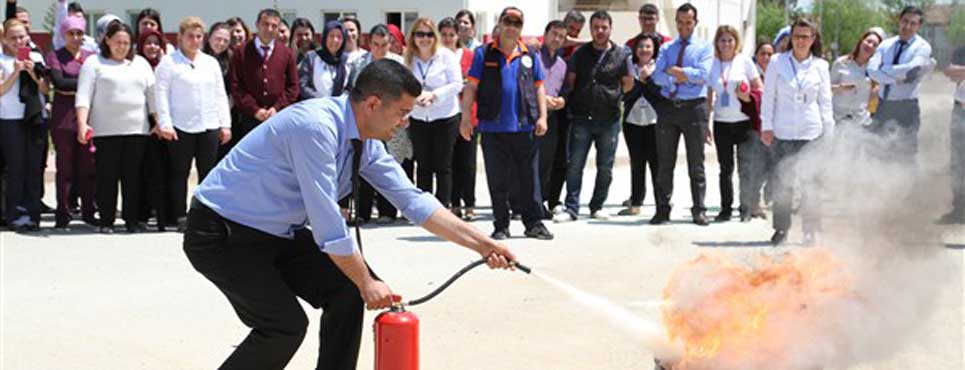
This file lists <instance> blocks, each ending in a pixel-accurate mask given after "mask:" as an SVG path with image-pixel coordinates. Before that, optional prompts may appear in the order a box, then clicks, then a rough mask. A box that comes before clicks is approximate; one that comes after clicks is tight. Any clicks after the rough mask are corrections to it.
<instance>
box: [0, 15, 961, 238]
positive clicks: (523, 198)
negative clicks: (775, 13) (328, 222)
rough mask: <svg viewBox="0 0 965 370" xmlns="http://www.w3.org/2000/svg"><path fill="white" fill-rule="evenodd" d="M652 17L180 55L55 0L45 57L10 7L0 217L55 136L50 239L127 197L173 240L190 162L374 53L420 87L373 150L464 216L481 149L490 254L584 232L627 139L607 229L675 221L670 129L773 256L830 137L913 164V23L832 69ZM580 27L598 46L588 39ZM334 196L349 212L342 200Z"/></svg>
mask: <svg viewBox="0 0 965 370" xmlns="http://www.w3.org/2000/svg"><path fill="white" fill-rule="evenodd" d="M660 14H661V12H660V10H659V9H658V8H657V7H656V6H655V5H652V4H646V5H643V6H642V7H641V8H640V10H639V18H638V19H639V25H640V33H639V34H638V35H637V36H635V37H633V38H631V39H630V40H627V41H626V42H625V43H618V42H616V41H613V40H612V39H611V34H612V31H613V19H612V18H611V16H610V14H609V13H607V12H606V11H597V12H595V13H593V14H592V15H591V16H590V17H589V19H588V21H587V19H586V18H585V17H584V15H583V14H582V13H581V12H578V11H571V12H569V13H568V14H566V16H565V17H564V19H562V20H553V21H551V22H549V23H548V24H547V25H546V26H545V32H544V34H543V35H542V36H541V37H538V38H535V39H526V40H524V38H523V37H522V35H521V32H522V29H523V24H524V19H525V17H524V14H523V12H522V11H521V10H519V9H517V8H514V7H510V8H507V9H505V10H504V11H503V12H502V13H501V14H500V15H499V19H498V24H497V25H496V28H495V29H494V30H493V34H492V35H491V37H490V40H491V41H490V42H487V43H483V42H482V41H481V40H480V38H479V37H477V35H476V34H475V32H476V31H475V30H476V20H475V18H474V15H473V13H472V12H471V11H467V10H463V11H460V12H459V13H457V14H455V15H454V16H453V17H447V18H444V19H441V20H438V21H436V20H432V19H429V18H419V19H417V20H415V21H414V22H413V23H412V24H411V26H410V27H408V28H409V29H408V30H407V32H406V34H403V32H402V31H401V30H400V29H399V27H397V26H396V25H392V24H378V25H375V26H373V27H371V28H369V29H364V28H363V27H362V24H361V23H360V22H359V20H358V19H356V18H353V17H346V18H343V19H341V20H338V21H331V22H328V23H326V24H324V25H320V27H319V28H318V29H316V28H315V25H313V24H312V22H311V21H310V20H308V19H305V18H297V19H295V20H294V21H293V22H291V24H288V23H287V22H285V21H284V20H283V19H282V16H281V15H280V14H279V13H278V12H277V11H275V10H272V9H265V10H262V11H261V12H259V13H258V14H257V17H256V18H255V28H254V30H253V31H252V30H251V29H249V27H248V26H247V25H246V23H245V22H244V21H243V20H242V19H241V18H238V17H234V18H230V19H228V20H226V21H223V22H216V23H214V24H212V25H210V26H207V25H205V23H204V22H203V21H202V20H201V19H199V18H197V17H186V18H184V19H182V20H180V23H179V24H178V27H177V36H176V43H173V44H172V43H169V42H168V40H167V39H166V38H165V34H164V28H163V25H162V17H161V14H159V13H158V12H157V11H156V10H154V9H150V8H148V9H144V10H143V11H141V12H140V14H139V15H138V16H137V18H136V19H137V20H136V22H135V24H132V25H127V24H125V23H124V22H123V21H122V20H121V19H120V18H118V17H117V16H115V15H110V14H108V15H105V16H103V17H101V18H100V19H98V20H97V24H96V27H95V29H96V31H95V32H94V35H87V34H86V30H87V25H86V16H85V11H84V9H83V8H82V7H81V5H80V4H79V3H76V2H74V3H70V4H68V3H67V2H66V0H59V1H58V4H57V9H56V17H55V18H56V22H55V27H54V35H53V38H52V39H53V42H52V46H51V47H50V48H49V49H51V51H50V52H48V53H46V54H43V53H41V51H40V49H39V48H38V46H37V45H35V44H34V43H33V42H32V41H31V39H30V36H29V35H30V33H29V32H30V29H31V24H30V17H29V14H28V13H27V11H26V10H25V9H23V8H20V7H17V6H16V1H15V0H8V1H7V20H6V21H5V22H4V23H3V32H2V34H3V40H2V41H3V42H2V43H3V55H0V95H2V96H0V132H2V140H0V145H2V166H3V171H2V173H3V192H4V195H3V197H2V198H3V222H4V223H5V224H6V226H8V227H10V228H11V229H14V230H17V231H20V232H34V231H37V230H39V226H40V219H41V218H40V215H41V213H42V212H44V211H45V210H46V209H48V207H47V206H46V205H45V204H43V202H42V201H41V199H42V197H43V172H44V167H45V165H46V163H47V159H46V157H47V155H48V154H47V152H48V148H47V146H48V139H47V138H48V136H49V137H50V139H51V141H52V143H53V145H54V154H53V155H55V163H56V193H57V194H56V202H57V204H56V206H55V207H53V209H52V210H51V211H52V212H53V213H54V215H55V216H54V218H55V224H54V227H55V228H58V229H66V228H69V227H70V226H71V223H72V221H74V220H75V219H76V220H77V221H82V222H84V223H86V224H89V225H92V226H93V227H96V229H97V230H98V231H99V232H101V233H113V232H115V223H116V222H115V218H116V215H115V213H116V209H117V206H118V184H120V199H121V204H122V207H121V208H122V211H121V218H122V219H123V221H124V226H125V230H126V231H128V232H132V233H137V232H143V231H146V230H148V222H149V221H151V220H153V224H154V225H155V227H156V228H157V229H158V230H160V231H165V230H167V229H177V230H183V229H184V228H185V215H186V210H187V202H188V196H189V194H188V189H189V181H190V180H189V178H190V173H191V164H192V163H194V166H195V169H196V173H197V177H198V181H199V182H200V181H201V180H203V179H204V178H205V177H206V176H207V174H208V172H209V171H211V169H212V168H213V167H215V165H216V164H217V163H218V161H219V160H220V159H221V158H223V157H224V156H225V155H226V154H227V153H228V152H229V151H231V150H232V148H233V147H234V146H235V145H236V144H237V143H238V142H239V141H241V140H243V138H244V137H245V136H246V135H247V134H248V133H249V132H251V131H252V130H253V129H255V128H256V127H258V126H259V125H261V124H262V123H264V122H265V121H269V120H270V119H271V118H272V117H273V116H275V115H276V114H278V113H279V112H281V111H282V110H284V109H285V108H286V107H289V106H291V105H293V104H296V103H298V102H300V101H303V100H308V99H316V98H326V97H337V96H342V95H347V94H348V93H349V92H350V91H351V89H352V87H353V86H354V84H355V82H356V79H357V78H358V76H359V74H360V72H361V71H362V70H363V69H364V68H365V67H366V66H368V65H370V64H371V63H373V62H375V61H378V60H381V59H389V60H393V61H395V62H398V63H401V64H403V65H404V66H406V67H407V68H409V69H410V70H411V71H412V72H413V74H414V75H415V76H416V78H417V79H418V81H419V83H421V85H422V91H423V92H422V94H421V95H420V96H418V97H417V99H416V102H415V104H416V107H415V109H414V110H413V111H412V112H411V114H410V116H409V120H410V125H409V126H408V128H407V129H406V130H405V131H401V132H400V133H399V134H398V135H396V136H394V137H392V138H391V139H390V140H387V141H385V142H384V144H385V147H386V149H387V151H388V153H389V154H390V155H391V156H392V158H394V159H395V160H396V161H397V162H398V163H399V164H400V165H401V167H402V168H403V169H404V170H405V172H406V174H407V175H408V176H409V179H410V180H411V181H413V183H414V184H416V185H417V186H418V188H419V189H421V190H422V191H425V192H429V193H431V194H433V195H434V196H435V197H436V198H437V200H438V201H439V202H440V203H441V204H442V205H443V206H445V207H447V208H449V209H450V210H451V212H452V213H453V214H455V215H457V216H458V217H460V218H462V219H464V220H467V221H472V220H475V219H476V218H477V217H478V213H477V209H476V208H477V204H476V196H475V195H476V192H477V189H476V183H477V179H476V172H477V169H476V163H477V157H476V155H477V151H478V149H477V148H478V147H479V146H481V147H482V154H483V162H484V163H485V173H486V180H487V181H486V183H487V186H488V191H489V195H490V198H491V199H492V209H493V219H494V221H493V223H494V227H493V231H492V237H493V238H494V239H497V240H499V239H505V238H508V237H509V236H510V233H509V225H510V221H511V220H513V219H517V218H518V219H521V220H522V222H523V224H524V225H525V228H526V231H525V236H527V237H530V238H537V239H542V240H549V239H553V234H552V233H551V232H550V230H549V229H548V228H547V226H546V225H545V224H544V221H549V220H552V221H553V222H555V223H565V222H571V221H575V220H577V219H579V217H581V213H580V206H581V203H580V200H581V190H582V185H583V174H584V169H585V167H586V162H587V158H589V153H590V150H591V148H595V150H596V152H595V160H596V166H595V168H596V172H595V177H596V178H595V181H594V186H593V192H592V196H591V197H590V201H589V204H588V206H589V217H590V218H592V219H598V220H606V219H609V218H610V217H613V216H611V215H609V214H608V213H607V212H606V211H605V210H604V205H605V204H606V201H607V199H608V197H609V188H610V185H611V183H612V179H613V167H614V162H615V156H616V152H617V148H618V146H619V145H620V144H619V142H618V139H619V136H620V133H621V132H622V133H623V137H624V140H625V145H626V146H627V149H628V151H629V156H630V173H631V177H630V179H631V180H630V181H631V187H630V188H631V192H630V194H623V195H621V196H626V197H627V199H626V201H625V202H623V206H624V207H625V208H624V209H622V210H620V211H619V213H618V214H617V215H615V216H637V215H641V212H642V211H641V209H642V205H643V203H644V200H645V198H646V196H647V189H648V188H649V189H650V190H651V191H650V194H652V197H653V200H654V201H655V203H656V205H657V207H656V213H655V214H654V215H652V218H651V219H650V224H654V225H659V224H665V223H667V222H669V221H670V216H671V210H672V202H671V200H672V195H673V186H674V167H675V165H676V162H677V153H678V147H679V143H680V138H681V137H683V141H684V149H685V152H686V163H687V173H688V174H689V180H690V181H689V183H690V184H689V185H690V194H691V201H692V206H691V208H690V210H691V214H692V219H691V220H692V222H693V223H695V224H697V225H708V224H710V223H711V222H712V221H714V222H726V221H730V220H731V219H732V218H737V219H739V220H740V221H741V222H747V221H750V220H752V219H754V218H764V219H766V218H767V217H768V216H767V213H766V212H765V210H766V209H768V207H770V208H771V210H772V211H773V216H772V217H773V227H774V230H775V232H774V234H773V236H772V238H771V241H772V242H773V243H774V244H780V243H782V242H784V241H785V240H786V238H787V232H788V230H789V229H790V226H791V214H792V201H793V199H795V195H794V191H795V189H794V188H795V186H794V185H795V184H799V185H803V186H800V188H801V189H800V193H801V195H800V197H801V199H802V200H801V214H802V216H803V217H802V218H803V230H804V240H805V243H811V242H814V241H815V239H816V238H817V236H818V233H819V232H820V230H821V228H820V217H819V214H820V212H819V207H820V202H819V201H818V200H817V199H816V197H814V196H809V195H811V194H813V193H814V187H815V186H817V185H813V184H812V185H808V183H807V181H796V180H795V179H794V171H793V169H792V168H788V167H790V164H791V163H793V162H792V161H791V160H790V159H791V158H793V157H794V156H795V155H796V154H797V153H800V152H801V151H802V150H804V149H805V148H806V147H808V146H809V145H813V144H812V143H814V142H816V141H819V140H822V139H824V138H829V137H831V136H833V135H834V130H835V126H836V125H850V126H865V127H867V128H868V129H869V130H870V131H872V132H876V133H880V134H881V135H882V137H885V136H889V137H892V139H893V140H894V142H895V143H896V144H895V145H894V146H893V148H891V149H892V150H894V151H895V153H901V155H900V156H898V158H902V159H904V160H908V161H910V162H913V161H914V160H915V157H916V155H917V151H918V148H917V146H918V145H917V142H918V139H917V134H918V130H919V127H920V125H921V122H920V121H921V118H920V116H921V112H920V108H919V103H918V97H919V87H920V84H921V82H922V79H923V77H924V76H925V75H926V74H928V73H929V72H930V71H931V70H932V69H934V68H935V62H934V60H933V59H932V58H931V46H930V45H929V43H928V41H927V40H925V39H924V38H923V37H921V36H920V35H918V31H919V29H920V27H921V25H922V23H923V21H924V19H923V18H924V13H923V11H922V10H921V9H919V8H916V7H911V6H909V7H907V8H905V9H903V10H902V11H901V13H900V14H898V15H897V16H898V19H899V20H900V21H899V27H898V29H897V34H896V35H893V36H889V35H887V34H886V32H885V30H884V29H882V28H879V27H876V28H872V29H869V30H867V32H864V33H863V34H862V35H861V36H860V39H859V41H858V43H857V45H854V47H853V48H852V49H851V52H850V53H848V54H846V55H844V56H841V57H840V58H837V59H836V60H833V61H828V60H825V59H823V58H824V57H825V55H826V54H825V53H824V49H823V46H822V40H821V34H820V32H819V28H818V27H816V26H815V24H814V23H812V22H810V21H808V20H806V19H799V20H796V21H794V22H793V23H792V24H791V25H788V26H787V27H785V28H784V29H783V30H781V32H780V33H779V34H778V35H777V36H776V37H775V38H774V39H773V40H756V49H755V50H754V53H753V56H752V57H748V56H745V55H744V54H743V53H742V45H743V44H745V43H748V40H742V38H741V32H740V31H739V30H738V29H737V28H735V27H733V26H730V25H722V26H720V27H719V28H717V30H716V32H715V33H714V37H713V39H712V40H701V39H699V38H698V37H697V36H696V35H695V34H694V30H695V28H696V26H697V24H698V23H699V21H700V18H699V17H698V9H697V8H695V7H694V6H693V5H691V4H684V5H682V6H680V7H679V8H678V9H676V12H675V23H676V31H677V36H676V37H669V36H667V35H662V34H660V33H659V32H657V24H658V23H659V20H660V19H659V18H660ZM587 23H588V25H589V34H590V36H591V37H590V38H588V39H581V38H580V34H581V32H582V30H583V28H584V27H585V26H586V25H587ZM363 31H368V32H367V35H368V37H367V39H366V40H365V42H363V40H362V36H361V35H362V33H363ZM319 33H320V36H321V37H320V39H316V35H317V34H319ZM963 59H965V51H963V50H961V48H959V50H957V51H956V53H955V56H954V58H953V61H952V66H951V67H949V68H948V69H947V70H946V72H945V73H946V75H947V76H948V77H949V78H951V79H952V80H953V81H955V82H956V83H957V90H956V92H955V99H956V100H955V101H956V103H955V107H954V113H953V120H954V121H953V122H952V138H953V139H952V143H953V150H952V169H953V176H952V178H953V179H955V181H953V193H954V201H953V207H952V208H953V209H952V210H951V212H949V213H948V214H947V215H945V217H943V220H944V221H947V222H963V220H965V189H963V187H965V184H963V180H962V178H963V177H965V174H963V173H962V172H963V170H962V167H963V166H962V162H963V160H962V157H963V155H962V153H961V152H962V150H963V145H965V144H963V143H962V142H963V141H965V140H963V138H962V136H963V133H965V128H963V126H965V122H963V118H962V104H963V101H965V96H963V95H965V92H963V90H965V88H963V85H965V84H963V83H962V81H963V80H965V67H963V66H965V61H963ZM707 145H713V146H714V148H715V150H716V154H717V155H716V157H717V160H718V161H719V166H720V174H719V178H718V183H719V190H720V204H719V209H720V210H719V212H717V214H716V215H713V219H711V218H710V216H709V215H708V214H707V209H708V207H707V205H706V204H705V201H704V198H705V195H706V191H707V178H706V171H705V167H704V164H705V157H704V153H705V146H707ZM735 170H736V172H737V177H738V183H739V186H738V189H736V190H735V188H734V184H733V177H734V172H735ZM648 172H649V174H650V181H649V186H648V181H647V173H648ZM564 189H565V191H566V192H565V197H564V196H563V195H564V193H563V190H564ZM358 191H359V203H358V212H357V215H358V218H359V220H358V222H363V223H365V222H375V223H377V224H390V223H393V222H395V221H396V220H397V218H398V217H399V216H398V213H399V210H397V209H396V208H395V207H394V206H393V204H391V202H390V201H389V200H387V199H386V198H385V197H383V196H382V195H381V194H379V193H378V192H377V191H375V189H374V188H373V187H372V186H371V185H370V184H368V183H363V184H361V186H360V187H359V188H358ZM735 193H736V195H737V197H736V199H735ZM735 203H736V204H735ZM340 204H342V205H343V208H344V209H343V213H345V214H346V217H347V215H348V212H347V211H348V208H349V207H348V204H349V202H348V199H347V198H346V199H344V200H343V202H342V203H340ZM373 209H374V210H375V211H376V212H377V213H375V215H377V217H375V216H373Z"/></svg>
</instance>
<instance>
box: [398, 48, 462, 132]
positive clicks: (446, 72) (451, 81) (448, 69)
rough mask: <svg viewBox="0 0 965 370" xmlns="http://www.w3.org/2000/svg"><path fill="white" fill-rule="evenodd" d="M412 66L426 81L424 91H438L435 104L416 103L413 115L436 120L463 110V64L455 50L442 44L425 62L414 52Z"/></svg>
mask: <svg viewBox="0 0 965 370" xmlns="http://www.w3.org/2000/svg"><path fill="white" fill-rule="evenodd" d="M409 68H411V69H412V73H413V74H415V78H416V79H417V80H419V82H420V83H422V91H423V92H427V91H431V92H432V93H434V94H435V95H436V100H435V102H434V103H433V104H432V105H430V106H428V107H422V106H419V105H416V106H415V107H414V108H413V109H412V115H411V117H412V118H414V119H417V120H420V121H425V122H432V121H435V120H439V119H443V118H449V117H452V116H455V115H456V114H459V112H460V108H459V93H460V92H461V91H462V87H463V79H462V67H461V66H460V65H459V60H457V59H456V54H455V53H453V52H452V51H451V50H449V49H446V48H444V47H441V46H440V47H439V49H438V50H436V54H435V55H433V56H432V57H430V58H429V60H428V61H425V62H423V61H422V60H421V59H419V57H418V56H413V57H412V64H411V65H410V66H409Z"/></svg>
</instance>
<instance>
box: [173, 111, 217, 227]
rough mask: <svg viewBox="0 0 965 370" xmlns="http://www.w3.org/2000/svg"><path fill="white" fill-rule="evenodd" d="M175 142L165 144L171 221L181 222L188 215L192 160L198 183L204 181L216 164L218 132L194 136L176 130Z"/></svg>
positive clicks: (212, 131)
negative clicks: (176, 137) (167, 159)
mask: <svg viewBox="0 0 965 370" xmlns="http://www.w3.org/2000/svg"><path fill="white" fill-rule="evenodd" d="M175 131H177V133H178V140H175V141H168V143H167V146H168V156H169V158H170V159H171V167H170V168H171V170H170V171H171V172H170V178H169V179H170V181H169V182H168V184H169V186H168V188H169V189H170V193H171V200H170V203H171V217H172V218H175V219H177V218H181V217H184V216H185V214H186V213H187V212H186V210H187V204H188V177H189V176H190V175H191V161H192V160H194V166H195V169H197V171H198V183H199V184H200V183H201V181H204V178H205V177H206V176H208V172H211V169H212V168H214V165H215V164H217V163H218V140H219V135H218V134H219V130H218V129H214V130H207V131H204V132H199V133H196V134H191V133H187V132H184V131H181V130H178V129H175Z"/></svg>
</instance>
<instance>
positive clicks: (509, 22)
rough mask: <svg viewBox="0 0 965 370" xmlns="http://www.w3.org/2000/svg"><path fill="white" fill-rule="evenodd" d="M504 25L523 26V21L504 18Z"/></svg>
mask: <svg viewBox="0 0 965 370" xmlns="http://www.w3.org/2000/svg"><path fill="white" fill-rule="evenodd" d="M502 23H503V25H505V26H511V27H516V28H523V21H521V20H518V19H503V22H502Z"/></svg>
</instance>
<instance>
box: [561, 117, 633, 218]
mask: <svg viewBox="0 0 965 370" xmlns="http://www.w3.org/2000/svg"><path fill="white" fill-rule="evenodd" d="M571 122H572V123H571V125H570V143H569V145H570V161H569V164H568V165H567V167H566V201H565V205H566V211H567V212H569V213H570V214H571V215H573V216H576V215H578V214H579V212H580V188H582V187H583V167H584V166H586V157H587V155H588V154H589V153H590V146H591V145H596V184H595V185H594V186H593V198H591V199H590V212H595V211H599V210H600V209H603V203H604V202H606V197H607V194H608V193H609V191H610V183H611V182H612V181H613V160H614V157H616V154H617V139H618V137H619V136H620V121H588V120H584V119H574V120H572V121H571Z"/></svg>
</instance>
